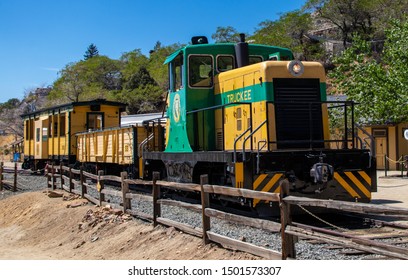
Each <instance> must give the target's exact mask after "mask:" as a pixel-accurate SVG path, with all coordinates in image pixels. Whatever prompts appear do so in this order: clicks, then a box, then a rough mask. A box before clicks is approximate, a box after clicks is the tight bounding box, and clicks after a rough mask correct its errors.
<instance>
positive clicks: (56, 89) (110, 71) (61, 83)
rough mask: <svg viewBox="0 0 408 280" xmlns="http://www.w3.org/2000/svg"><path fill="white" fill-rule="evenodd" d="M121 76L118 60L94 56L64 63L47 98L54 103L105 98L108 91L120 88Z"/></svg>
mask: <svg viewBox="0 0 408 280" xmlns="http://www.w3.org/2000/svg"><path fill="white" fill-rule="evenodd" d="M121 78H122V77H121V72H120V62H119V61H117V60H113V59H110V58H108V57H106V56H95V57H92V58H89V59H87V60H82V61H79V62H77V63H70V64H68V65H66V66H65V68H64V69H62V70H61V72H60V77H59V78H58V79H57V80H56V81H55V82H54V85H53V89H52V90H51V92H50V95H49V98H50V99H51V100H54V101H56V103H65V102H68V101H69V102H78V101H82V100H91V99H94V98H105V97H106V96H108V95H109V92H110V91H118V90H120V89H121ZM54 105H55V103H54Z"/></svg>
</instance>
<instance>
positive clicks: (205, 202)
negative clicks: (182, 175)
mask: <svg viewBox="0 0 408 280" xmlns="http://www.w3.org/2000/svg"><path fill="white" fill-rule="evenodd" d="M207 184H208V175H201V176H200V185H201V214H202V227H203V242H204V244H208V243H210V240H209V239H208V236H207V231H209V230H210V229H211V220H210V217H208V216H207V215H205V208H208V207H210V196H209V194H208V193H206V192H205V191H204V185H207Z"/></svg>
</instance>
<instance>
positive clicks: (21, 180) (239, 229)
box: [0, 174, 366, 260]
mask: <svg viewBox="0 0 408 280" xmlns="http://www.w3.org/2000/svg"><path fill="white" fill-rule="evenodd" d="M5 180H10V181H11V180H12V174H5ZM17 182H18V183H17V184H18V190H17V192H15V193H13V192H11V191H10V190H8V189H5V190H3V191H1V192H0V199H4V198H6V197H9V196H11V195H16V194H19V193H21V192H29V191H38V190H45V189H47V178H46V177H45V176H38V175H37V176H33V175H32V176H30V175H20V174H19V176H18V181H17ZM88 183H90V184H92V182H91V181H88ZM93 184H94V183H93ZM57 187H59V180H58V179H57ZM105 187H107V186H105ZM112 188H113V189H116V190H120V188H119V187H112ZM88 194H89V195H91V196H93V197H95V198H98V197H99V196H98V193H97V191H95V190H93V189H89V190H88ZM105 199H106V201H110V203H113V204H120V203H121V202H122V201H121V198H118V197H115V196H110V195H106V197H105ZM132 209H134V210H137V211H141V212H144V213H148V214H151V213H152V212H153V209H152V204H151V203H149V202H145V201H136V200H134V199H133V200H132ZM162 216H163V217H164V218H168V219H171V220H174V221H177V222H181V223H185V224H188V225H190V226H193V227H198V228H200V227H201V213H196V212H194V211H190V210H188V209H184V208H179V207H175V206H167V205H162ZM211 231H213V232H215V233H218V234H221V235H224V236H228V237H230V238H234V239H239V240H245V241H246V242H250V243H252V244H255V245H258V246H262V247H265V248H268V249H272V250H276V251H281V237H280V234H279V233H271V232H268V231H264V230H259V229H255V228H251V227H248V226H242V225H239V224H235V223H228V222H225V221H223V220H219V219H216V218H212V219H211ZM295 246H296V254H297V256H296V258H297V259H301V260H352V259H362V258H364V257H366V255H353V254H351V255H348V254H344V252H345V249H338V250H334V249H327V247H328V244H310V243H308V242H305V241H303V240H300V241H299V242H297V243H296V245H295Z"/></svg>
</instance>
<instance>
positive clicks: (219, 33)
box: [211, 26, 240, 43]
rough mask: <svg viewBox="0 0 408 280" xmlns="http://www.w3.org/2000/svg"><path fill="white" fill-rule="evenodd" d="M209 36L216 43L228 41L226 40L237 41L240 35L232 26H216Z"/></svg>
mask: <svg viewBox="0 0 408 280" xmlns="http://www.w3.org/2000/svg"><path fill="white" fill-rule="evenodd" d="M211 38H212V39H213V40H214V41H215V42H216V43H228V42H239V41H240V37H239V33H238V32H237V30H236V29H235V28H234V27H232V26H227V27H222V26H218V27H217V30H216V31H215V33H214V34H212V35H211Z"/></svg>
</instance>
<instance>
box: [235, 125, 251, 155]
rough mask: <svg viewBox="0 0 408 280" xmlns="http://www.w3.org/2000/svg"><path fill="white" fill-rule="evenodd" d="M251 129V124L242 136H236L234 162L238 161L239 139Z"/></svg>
mask: <svg viewBox="0 0 408 280" xmlns="http://www.w3.org/2000/svg"><path fill="white" fill-rule="evenodd" d="M251 129H252V126H249V127H248V128H247V130H245V131H244V132H243V133H242V134H241V135H240V136H238V137H237V138H235V140H234V163H235V162H237V143H238V141H239V139H241V138H242V137H243V136H244V135H245V134H246V133H247V132H248V131H250V130H251Z"/></svg>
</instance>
